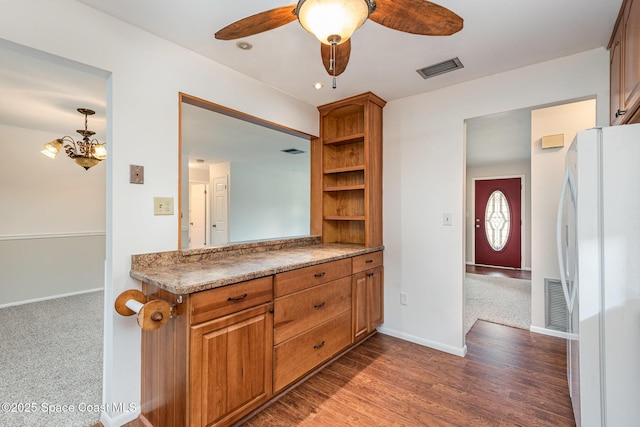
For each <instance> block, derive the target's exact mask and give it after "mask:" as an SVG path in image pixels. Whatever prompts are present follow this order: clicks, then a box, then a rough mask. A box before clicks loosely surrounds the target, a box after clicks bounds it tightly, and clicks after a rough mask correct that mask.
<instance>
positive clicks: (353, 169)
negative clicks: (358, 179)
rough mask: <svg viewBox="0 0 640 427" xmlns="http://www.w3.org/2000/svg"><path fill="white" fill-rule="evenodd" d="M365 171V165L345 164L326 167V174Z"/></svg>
mask: <svg viewBox="0 0 640 427" xmlns="http://www.w3.org/2000/svg"><path fill="white" fill-rule="evenodd" d="M356 171H364V165H354V166H345V167H343V168H333V169H325V170H324V174H325V175H329V174H332V173H343V172H356Z"/></svg>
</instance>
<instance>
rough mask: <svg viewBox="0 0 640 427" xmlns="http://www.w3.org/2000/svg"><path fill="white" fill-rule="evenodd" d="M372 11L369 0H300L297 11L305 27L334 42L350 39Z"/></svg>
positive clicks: (372, 5) (324, 40) (317, 35)
mask: <svg viewBox="0 0 640 427" xmlns="http://www.w3.org/2000/svg"><path fill="white" fill-rule="evenodd" d="M373 10H375V3H374V2H372V1H370V0H300V1H299V2H298V5H297V6H296V8H295V10H294V13H295V14H296V15H297V16H298V21H300V24H301V25H302V28H304V29H305V30H307V31H308V32H309V33H311V34H313V35H314V36H316V38H317V39H318V40H320V42H321V43H324V44H326V45H331V44H334V43H335V44H342V43H344V42H346V41H347V40H349V38H351V36H352V35H353V33H354V32H355V31H356V30H357V29H358V28H360V26H362V24H364V21H366V20H367V18H368V17H369V13H371V12H373Z"/></svg>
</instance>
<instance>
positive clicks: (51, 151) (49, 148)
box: [40, 139, 62, 159]
mask: <svg viewBox="0 0 640 427" xmlns="http://www.w3.org/2000/svg"><path fill="white" fill-rule="evenodd" d="M61 148H62V140H60V139H54V140H53V141H51V142H47V143H46V144H44V150H42V151H40V152H41V153H42V154H44V155H45V156H47V157H50V158H52V159H55V158H56V156H57V155H58V153H59V152H60V149H61Z"/></svg>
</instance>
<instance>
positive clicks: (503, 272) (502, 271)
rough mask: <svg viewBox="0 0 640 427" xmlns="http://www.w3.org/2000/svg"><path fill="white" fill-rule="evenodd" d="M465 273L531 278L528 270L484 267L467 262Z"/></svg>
mask: <svg viewBox="0 0 640 427" xmlns="http://www.w3.org/2000/svg"><path fill="white" fill-rule="evenodd" d="M467 273H474V274H483V275H486V276H498V277H510V278H512V279H527V280H531V271H530V270H516V269H512V268H496V267H485V266H482V265H471V264H467Z"/></svg>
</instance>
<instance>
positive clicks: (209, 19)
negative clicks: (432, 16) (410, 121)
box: [78, 0, 622, 105]
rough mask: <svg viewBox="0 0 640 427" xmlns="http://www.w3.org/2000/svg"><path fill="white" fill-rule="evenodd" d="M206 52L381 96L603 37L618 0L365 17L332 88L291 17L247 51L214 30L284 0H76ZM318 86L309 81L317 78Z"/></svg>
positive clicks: (290, 81) (315, 96)
mask: <svg viewBox="0 0 640 427" xmlns="http://www.w3.org/2000/svg"><path fill="white" fill-rule="evenodd" d="M78 1H80V2H81V3H84V4H86V5H88V6H91V7H93V8H95V9H98V10H101V11H103V12H105V13H108V14H110V15H112V16H114V17H116V18H118V19H121V20H123V21H125V22H128V23H130V24H131V25H134V26H136V27H140V28H142V29H144V30H146V31H149V32H151V33H153V34H155V35H157V36H159V37H162V38H164V39H167V40H170V41H172V42H175V43H176V44H178V45H181V46H183V47H185V48H187V49H190V50H192V51H195V52H198V53H200V54H202V55H204V56H207V57H209V58H211V59H213V60H214V61H217V62H219V63H222V64H224V65H227V66H229V67H230V68H233V69H235V70H237V71H239V72H241V73H243V74H246V75H248V76H251V77H253V78H255V79H257V80H259V81H262V82H264V83H266V84H267V85H270V86H273V87H275V88H277V89H279V90H281V91H283V92H285V93H288V94H290V95H292V96H294V97H296V98H300V99H302V100H305V101H307V102H308V103H310V104H312V105H322V104H325V103H328V102H332V101H335V100H338V99H343V98H345V97H348V96H351V95H355V94H359V93H363V92H366V91H372V92H374V93H375V94H377V95H378V96H380V97H382V98H383V99H385V100H387V101H391V100H394V99H398V98H402V97H406V96H410V95H415V94H419V93H424V92H429V91H433V90H435V89H438V88H441V87H444V86H449V85H453V84H456V83H460V82H463V81H468V80H473V79H476V78H479V77H483V76H487V75H492V74H496V73H499V72H502V71H505V70H511V69H515V68H519V67H522V66H525V65H530V64H534V63H538V62H542V61H546V60H550V59H554V58H558V57H562V56H566V55H569V54H573V53H578V52H582V51H585V50H589V49H593V48H596V47H602V46H606V45H607V43H608V41H609V37H610V35H611V31H612V29H613V25H614V22H615V19H616V17H617V15H618V10H619V9H620V5H621V3H622V0H467V1H462V0H438V1H436V3H438V4H440V5H442V6H444V7H446V8H448V9H450V10H452V11H453V12H455V13H457V14H458V15H459V16H461V17H462V18H463V19H464V28H463V29H462V31H460V32H459V33H457V34H454V35H452V36H448V37H431V36H418V35H412V34H406V33H401V32H398V31H395V30H391V29H388V28H386V27H383V26H381V25H379V24H377V23H375V22H373V21H367V22H365V24H364V25H363V26H362V27H361V28H360V29H359V30H358V31H356V33H355V34H354V35H353V37H352V50H351V59H350V61H349V65H348V67H347V70H346V71H345V72H344V74H342V75H341V76H339V77H338V88H337V89H335V90H334V89H331V78H330V77H329V76H328V75H327V73H326V71H325V69H324V67H323V66H322V61H321V59H320V43H319V42H318V41H317V40H316V39H315V37H314V36H312V35H310V34H309V33H307V32H306V31H305V30H304V29H302V27H301V26H300V25H299V24H298V23H297V22H296V21H294V22H292V23H290V24H287V25H285V26H283V27H280V28H277V29H275V30H271V31H267V32H264V33H261V34H257V35H254V36H251V37H247V38H246V39H244V40H246V41H247V42H250V43H251V44H252V45H253V49H252V50H250V51H243V50H240V49H238V48H237V47H236V44H235V41H221V40H216V39H215V38H214V37H213V35H214V34H215V32H216V31H217V30H219V29H221V28H223V27H224V26H226V25H228V24H230V23H231V22H234V21H236V20H239V19H242V18H245V17H247V16H250V15H253V14H256V13H259V12H263V11H266V10H269V9H273V8H276V7H281V6H286V5H291V7H292V9H293V7H294V6H295V4H296V2H295V1H291V0H242V1H221V0H190V1H188V2H181V1H175V0H136V1H131V0H110V1H104V0H78ZM453 57H458V58H460V60H461V61H462V63H463V64H464V68H463V69H461V70H458V71H455V72H452V73H449V74H445V75H441V76H437V77H435V78H433V79H429V80H424V79H422V77H420V76H419V75H418V73H416V71H415V70H416V69H418V68H423V67H425V66H428V65H431V64H435V63H439V62H441V61H444V60H447V59H450V58H453ZM318 81H319V82H322V83H324V88H322V89H321V90H315V89H314V88H313V87H312V85H313V84H314V83H315V82H318Z"/></svg>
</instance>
